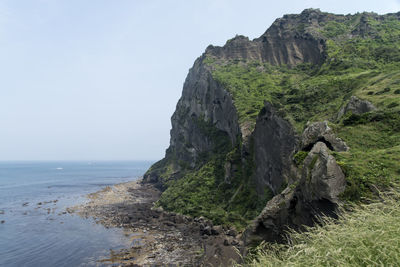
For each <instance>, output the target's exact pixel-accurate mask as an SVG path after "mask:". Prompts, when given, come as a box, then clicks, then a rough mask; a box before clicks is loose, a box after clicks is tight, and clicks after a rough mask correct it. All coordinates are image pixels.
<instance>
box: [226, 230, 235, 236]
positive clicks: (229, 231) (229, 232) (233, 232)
mask: <svg viewBox="0 0 400 267" xmlns="http://www.w3.org/2000/svg"><path fill="white" fill-rule="evenodd" d="M226 234H227V235H229V236H233V237H235V236H237V232H236V230H235V229H229V230H228V231H227V232H226Z"/></svg>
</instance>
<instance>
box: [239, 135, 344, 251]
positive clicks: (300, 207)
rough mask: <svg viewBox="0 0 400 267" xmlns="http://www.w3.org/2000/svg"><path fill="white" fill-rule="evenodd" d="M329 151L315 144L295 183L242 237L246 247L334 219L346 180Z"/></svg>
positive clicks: (264, 211)
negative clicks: (319, 220) (320, 220)
mask: <svg viewBox="0 0 400 267" xmlns="http://www.w3.org/2000/svg"><path fill="white" fill-rule="evenodd" d="M328 151H329V149H328V147H327V146H326V145H325V144H324V143H322V142H318V143H316V144H315V145H314V147H313V149H312V150H311V151H310V152H309V154H308V156H307V157H306V159H305V160H304V164H303V166H302V169H301V172H300V173H299V174H298V181H297V182H295V183H294V184H292V185H290V186H288V187H287V188H286V189H285V190H283V192H282V193H280V194H278V195H276V196H275V197H274V198H273V199H271V200H270V201H269V202H268V203H267V205H266V207H265V208H264V210H263V211H262V212H261V214H260V215H259V216H258V217H257V218H256V219H255V220H254V222H253V224H252V225H251V227H249V228H248V229H247V230H246V231H245V233H244V234H243V239H244V242H245V244H247V245H249V244H252V243H258V242H260V241H263V240H265V241H271V242H275V241H278V242H282V241H284V233H285V231H286V230H288V229H289V228H291V229H296V230H301V229H302V228H303V226H312V225H313V224H314V223H315V222H316V220H317V216H320V215H327V216H331V217H335V216H336V209H337V206H338V203H339V200H338V196H339V194H340V193H342V192H343V191H344V189H345V185H346V180H345V176H344V174H343V172H342V170H341V169H340V167H339V166H338V165H337V163H336V161H335V158H334V157H333V156H331V155H330V154H329V152H328Z"/></svg>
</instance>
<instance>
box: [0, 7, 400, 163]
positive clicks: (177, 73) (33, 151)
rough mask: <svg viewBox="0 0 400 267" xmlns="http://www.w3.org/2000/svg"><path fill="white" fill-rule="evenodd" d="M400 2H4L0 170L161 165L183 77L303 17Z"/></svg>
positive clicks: (1, 17)
mask: <svg viewBox="0 0 400 267" xmlns="http://www.w3.org/2000/svg"><path fill="white" fill-rule="evenodd" d="M311 7H312V8H320V9H321V10H322V11H325V12H332V13H338V14H348V13H356V12H363V11H374V12H376V13H379V14H384V13H393V12H398V11H400V0H381V1H376V0H373V1H369V0H360V1H359V0H353V1H348V0H346V1H343V0H334V1H331V0H325V1H322V0H320V1H301V0H297V1H292V0H280V1H261V0H247V1H242V0H231V1H230V0H193V1H184V0H181V1H180V0H143V1H142V0H130V1H129V0H113V1H111V0H108V1H106V0H85V1H84V0H18V1H16V0H0V160H157V159H161V158H162V157H163V156H164V153H165V149H166V148H167V147H168V145H169V131H170V128H171V123H170V117H171V116H172V113H173V112H174V110H175V106H176V103H177V101H178V99H179V97H180V96H181V92H182V85H183V82H184V80H185V77H186V75H187V73H188V70H189V68H190V67H191V66H192V64H193V62H194V60H195V59H196V58H197V57H199V56H200V55H201V54H202V53H203V52H204V50H205V48H206V47H207V46H208V45H209V44H213V45H220V46H221V45H223V44H224V43H225V42H226V40H228V39H230V38H232V37H234V36H235V35H236V34H241V35H245V36H248V37H249V38H250V39H254V38H257V37H259V36H260V35H261V34H263V33H264V32H265V31H266V29H267V28H268V27H269V26H270V25H271V23H272V22H273V21H274V20H275V19H276V18H279V17H282V16H283V15H284V14H291V13H300V12H301V11H302V10H303V9H305V8H311Z"/></svg>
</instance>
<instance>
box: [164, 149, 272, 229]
mask: <svg viewBox="0 0 400 267" xmlns="http://www.w3.org/2000/svg"><path fill="white" fill-rule="evenodd" d="M214 155H215V156H214V157H213V158H212V159H211V160H209V161H208V162H207V163H206V164H205V165H203V166H202V167H201V168H200V169H199V170H196V171H192V172H188V173H187V174H186V175H185V176H184V177H182V178H180V179H179V180H176V181H174V182H173V183H172V184H169V187H168V189H167V190H166V191H165V192H164V193H163V194H162V195H161V198H160V200H159V201H158V203H157V204H158V205H160V206H162V207H163V208H164V209H166V210H169V211H175V212H178V213H181V214H186V215H191V216H195V217H199V216H205V217H206V218H208V219H210V220H212V221H213V222H214V223H215V224H224V225H234V226H236V227H237V228H238V229H242V228H244V227H245V226H246V225H247V224H248V221H249V220H250V219H253V218H254V217H255V216H257V215H258V214H259V213H260V211H261V210H262V209H263V208H264V206H265V204H266V202H267V201H268V200H269V199H271V198H272V196H273V195H272V192H271V191H270V190H269V189H266V190H265V196H264V198H263V199H262V198H261V199H260V198H259V196H258V195H257V193H256V192H255V185H254V184H252V181H251V180H250V179H249V177H250V176H251V175H249V174H248V173H247V174H246V172H247V171H249V167H248V166H247V165H244V167H243V164H242V163H241V160H240V150H239V148H238V146H237V147H235V148H234V149H233V150H232V151H230V152H229V153H227V154H226V155H225V157H223V154H217V153H216V154H214ZM226 162H229V164H231V165H232V166H233V167H232V168H233V169H234V170H235V171H234V175H233V177H231V178H229V179H231V180H229V181H227V180H226V179H225V170H224V164H225V163H226ZM250 171H251V170H250Z"/></svg>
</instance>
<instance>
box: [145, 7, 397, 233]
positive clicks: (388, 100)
mask: <svg viewBox="0 0 400 267" xmlns="http://www.w3.org/2000/svg"><path fill="white" fill-rule="evenodd" d="M399 106H400V13H396V14H387V15H383V16H380V15H377V14H374V13H361V14H355V15H346V16H344V15H333V14H329V13H323V12H321V11H319V10H315V9H308V10H305V11H303V12H302V13H301V14H299V15H285V16H284V17H283V18H281V19H277V20H276V21H275V22H274V23H273V24H272V25H271V27H270V28H269V29H268V30H267V31H266V32H265V33H264V34H263V35H262V36H261V37H260V38H257V39H254V40H252V41H250V40H249V39H248V38H246V37H243V36H236V37H235V38H233V39H231V40H229V41H227V43H226V45H225V46H223V47H214V46H209V47H208V48H207V49H206V51H205V53H204V54H203V55H202V56H201V57H199V58H198V59H197V60H196V62H195V63H194V65H193V67H192V68H191V69H190V71H189V74H188V76H187V78H186V81H185V83H184V87H183V93H182V97H181V99H180V100H179V101H178V104H177V107H176V111H175V113H174V114H173V116H172V130H171V141H170V147H169V148H168V149H167V151H166V156H165V158H164V159H162V160H161V161H159V162H157V163H156V164H154V165H153V166H152V167H151V168H150V169H149V171H148V172H147V173H146V174H145V176H144V182H152V183H155V184H157V185H158V186H159V187H160V188H161V189H162V190H164V193H163V194H162V196H161V199H160V200H159V201H158V205H160V206H162V207H163V208H164V209H166V210H171V211H176V212H180V213H184V214H188V215H192V216H205V217H208V218H209V219H211V220H213V221H214V223H217V224H235V225H236V226H238V227H244V226H246V225H247V224H248V223H249V221H250V220H251V219H254V218H255V217H256V216H257V215H259V214H260V212H261V211H262V210H263V209H264V207H265V209H264V211H263V212H262V213H261V214H260V216H258V217H257V219H256V220H255V221H254V222H253V224H252V225H253V227H252V228H251V227H250V228H251V229H250V230H248V231H247V234H246V236H248V237H251V238H250V239H252V238H254V237H255V236H262V237H263V238H264V239H271V238H272V239H279V237H278V236H279V234H280V233H281V232H282V231H284V227H282V226H285V225H286V226H289V225H290V226H291V227H293V226H295V227H301V225H302V224H309V225H310V224H311V223H312V221H313V219H312V218H313V216H318V215H319V214H321V213H328V214H329V213H332V214H334V211H335V209H336V206H337V204H338V203H339V202H340V201H339V197H340V198H341V199H344V200H359V199H360V198H361V197H366V196H367V197H370V196H372V195H373V192H374V190H375V189H374V188H384V187H385V186H389V185H390V183H391V182H393V181H396V180H397V179H398V178H399V169H398V166H397V163H396V162H398V161H399V160H400V153H399V152H400V151H399V150H400V108H399ZM324 121H326V122H324ZM310 122H320V123H319V124H311V123H310ZM306 128H307V129H306ZM304 129H306V131H304V133H303V130H304ZM338 137H340V138H341V139H340V138H338ZM321 143H322V144H324V145H325V148H324V149H322V150H318V151H324V152H323V155H325V156H323V157H322V158H318V157H317V156H315V157H311V156H310V153H311V152H310V151H314V149H316V148H314V147H315V146H316V145H317V144H319V145H318V146H321ZM349 147H350V150H349ZM320 153H322V152H320ZM317 154H318V153H317ZM318 155H319V154H318ZM321 155H322V154H321ZM327 158H329V164H328V165H327V163H326V164H325V163H324V162H325V161H326V159H327ZM324 166H325V167H324ZM328 166H329V167H328ZM338 166H340V167H341V170H343V172H344V174H345V175H346V181H347V186H346V189H344V188H345V187H344V184H343V182H339V181H342V180H341V175H340V174H339V172H338V171H335V172H334V174H332V172H330V171H329V170H333V169H334V170H337V169H338V168H339V167H338ZM339 169H340V168H339ZM305 170H307V172H305ZM332 175H333V176H332ZM331 176H332V177H333V178H332V177H331ZM324 177H330V178H329V179H331V178H332V179H333V180H329V179H328V178H324ZM324 179H328V180H329V181H331V182H329V183H328V185H329V186H327V182H326V181H325V180H324ZM330 185H335V186H330ZM310 188H312V190H311V189H310ZM320 190H322V191H323V193H318V192H320ZM324 190H325V191H326V190H328V191H329V192H328V191H326V192H325V191H324ZM282 194H283V195H282ZM274 196H275V197H274ZM327 196H329V197H327ZM272 197H274V199H272V200H271V202H268V201H269V200H270V199H271V198H272ZM279 198H282V200H284V201H286V202H285V203H287V208H284V207H285V205H286V204H285V205H283V204H282V205H281V206H279V205H278V206H276V209H278V208H279V209H278V210H276V209H275V210H274V212H275V213H274V214H279V217H274V218H275V219H276V221H275V222H276V223H274V224H273V225H268V223H267V222H266V220H267V219H266V218H268V217H269V216H276V215H273V214H272V213H269V212H270V211H272V209H271V207H272V206H273V205H274V204H273V203H278V202H279V201H277V199H279ZM299 198H301V199H299ZM294 199H296V201H295V202H293V201H294ZM298 200H299V201H298ZM267 202H268V204H267ZM282 203H283V202H282ZM293 203H294V204H293ZM301 203H303V204H301ZM278 204H279V203H278ZM271 205H272V206H271ZM297 205H301V206H297ZM296 207H297V208H298V210H303V214H296V213H293V208H296ZM301 207H307V208H306V209H302V208H301ZM310 211H312V212H311V213H310ZM307 216H311V217H310V218H308V220H307V221H302V219H301V218H303V217H307ZM278 219H279V220H278ZM265 229H269V230H267V231H269V232H274V231H275V233H277V234H278V236H275V235H265V233H264V232H265V231H266V230H265Z"/></svg>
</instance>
